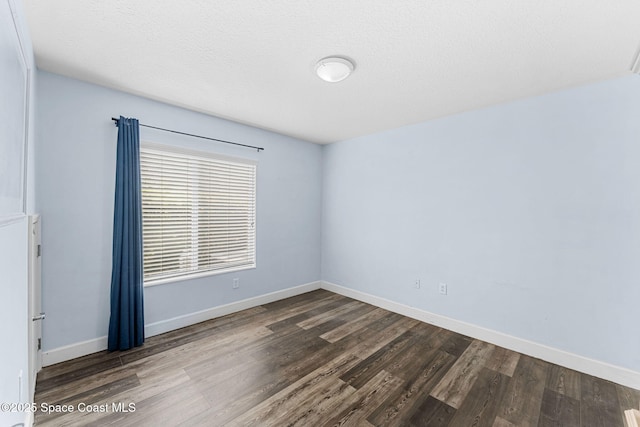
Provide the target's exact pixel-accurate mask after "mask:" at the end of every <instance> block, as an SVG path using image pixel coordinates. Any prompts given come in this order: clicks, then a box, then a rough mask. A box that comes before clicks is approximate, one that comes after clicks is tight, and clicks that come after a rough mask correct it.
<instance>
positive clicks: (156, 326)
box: [144, 282, 321, 337]
mask: <svg viewBox="0 0 640 427" xmlns="http://www.w3.org/2000/svg"><path fill="white" fill-rule="evenodd" d="M320 284H321V282H311V283H307V284H304V285H300V286H295V287H293V288H287V289H283V290H281V291H275V292H271V293H268V294H264V295H259V296H257V297H252V298H247V299H244V300H241V301H235V302H232V303H229V304H225V305H219V306H217V307H212V308H208V309H206V310H202V311H197V312H195V313H189V314H185V315H184V316H178V317H174V318H172V319H167V320H161V321H159V322H155V323H151V324H148V325H146V326H145V328H144V333H145V336H147V337H152V336H154V335H159V334H164V333H165V332H169V331H173V330H175V329H180V328H184V327H185V326H189V325H193V324H196V323H200V322H204V321H205V320H210V319H215V318H216V317H222V316H226V315H227V314H231V313H236V312H238V311H242V310H246V309H248V308H253V307H257V306H259V305H263V304H268V303H270V302H274V301H278V300H281V299H285V298H290V297H294V296H296V295H300V294H304V293H305V292H310V291H314V290H316V289H320Z"/></svg>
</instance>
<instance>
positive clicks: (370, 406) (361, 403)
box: [322, 371, 403, 427]
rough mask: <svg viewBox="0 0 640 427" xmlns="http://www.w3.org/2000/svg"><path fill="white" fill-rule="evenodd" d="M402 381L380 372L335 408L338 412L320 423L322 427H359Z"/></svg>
mask: <svg viewBox="0 0 640 427" xmlns="http://www.w3.org/2000/svg"><path fill="white" fill-rule="evenodd" d="M402 383H403V381H402V380H401V379H400V378H397V377H395V376H393V375H392V374H390V373H388V372H386V371H380V372H379V373H378V375H376V376H375V377H373V378H372V379H371V380H370V381H369V382H367V383H366V384H365V385H364V386H363V387H361V388H360V389H358V390H356V391H355V392H354V393H352V394H351V395H350V396H348V397H347V398H346V399H345V400H344V401H343V402H341V403H340V404H339V406H338V407H336V408H335V412H338V413H337V415H335V416H334V417H333V418H330V419H329V421H322V425H324V426H327V427H329V426H344V425H352V426H360V425H362V424H364V423H368V422H367V421H366V418H367V416H368V415H369V414H370V413H371V412H373V411H374V410H375V409H376V408H377V407H378V406H380V404H382V402H383V400H384V399H385V398H386V397H387V395H388V394H389V393H390V392H392V391H394V390H395V389H397V388H399V387H401V386H402Z"/></svg>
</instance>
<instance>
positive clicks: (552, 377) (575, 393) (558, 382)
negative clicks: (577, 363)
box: [547, 365, 581, 401]
mask: <svg viewBox="0 0 640 427" xmlns="http://www.w3.org/2000/svg"><path fill="white" fill-rule="evenodd" d="M580 375H581V374H580V373H579V372H576V371H573V370H571V369H567V368H563V367H562V366H558V365H553V366H551V368H550V369H549V376H548V377H547V388H548V389H549V390H552V391H555V392H556V393H560V394H562V395H565V396H569V397H571V398H572V399H575V400H577V401H580Z"/></svg>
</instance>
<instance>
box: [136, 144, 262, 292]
mask: <svg viewBox="0 0 640 427" xmlns="http://www.w3.org/2000/svg"><path fill="white" fill-rule="evenodd" d="M140 174H141V181H142V234H143V248H144V252H143V253H144V256H143V257H144V282H145V285H148V284H156V283H159V282H165V281H170V280H172V279H175V278H179V277H184V276H192V275H204V274H213V273H216V272H223V271H232V270H240V269H245V268H253V267H255V251H256V244H255V240H256V237H255V236H256V231H255V216H256V164H255V163H252V162H249V161H244V160H237V159H233V160H231V159H226V158H222V157H217V156H214V155H212V154H210V153H202V152H193V151H183V150H178V149H175V148H169V147H160V146H156V145H149V144H143V145H142V147H141V149H140Z"/></svg>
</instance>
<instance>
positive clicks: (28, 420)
mask: <svg viewBox="0 0 640 427" xmlns="http://www.w3.org/2000/svg"><path fill="white" fill-rule="evenodd" d="M32 402H34V400H32ZM33 414H34V412H33V411H27V415H26V416H25V419H24V426H25V427H33V423H34V422H35V419H34V417H33Z"/></svg>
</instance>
